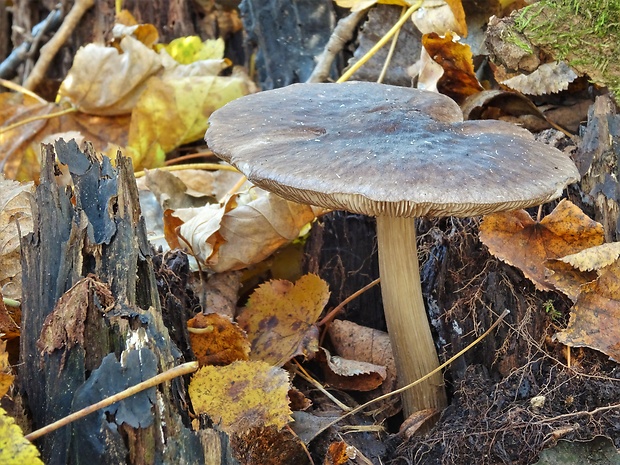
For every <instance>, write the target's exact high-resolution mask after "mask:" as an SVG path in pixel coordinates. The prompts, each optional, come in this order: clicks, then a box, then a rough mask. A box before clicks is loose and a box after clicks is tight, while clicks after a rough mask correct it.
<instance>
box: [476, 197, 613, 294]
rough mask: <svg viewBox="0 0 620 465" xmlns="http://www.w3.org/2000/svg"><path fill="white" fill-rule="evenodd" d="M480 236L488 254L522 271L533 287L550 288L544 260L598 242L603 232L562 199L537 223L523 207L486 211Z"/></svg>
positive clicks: (597, 225) (567, 253) (577, 209)
mask: <svg viewBox="0 0 620 465" xmlns="http://www.w3.org/2000/svg"><path fill="white" fill-rule="evenodd" d="M480 240H481V241H482V243H483V244H485V245H486V246H487V247H488V248H489V252H490V253H491V254H492V255H494V256H496V257H497V258H499V259H500V260H502V261H504V262H506V263H508V264H509V265H512V266H516V267H517V268H519V269H520V270H521V271H523V274H524V275H525V276H526V277H527V278H528V279H530V280H531V281H532V282H533V283H534V284H535V285H536V288H537V289H540V290H553V287H552V286H551V285H550V283H548V282H547V281H546V279H545V266H544V263H545V260H548V259H553V258H560V257H564V256H565V255H569V254H572V253H576V252H579V251H580V250H583V249H587V248H588V247H593V246H596V245H600V244H602V243H603V241H604V232H603V226H602V225H601V224H600V223H597V222H596V221H593V220H591V219H590V218H589V217H588V216H587V215H585V214H584V213H583V212H582V211H581V210H580V209H579V207H577V206H576V205H574V204H573V203H571V202H569V201H568V200H562V201H561V202H560V203H559V204H558V206H557V207H556V208H555V210H553V212H551V213H550V214H549V215H547V216H546V217H545V218H543V219H542V221H540V223H537V222H535V221H534V220H533V219H532V217H531V216H530V215H529V214H528V213H527V212H526V211H525V210H518V211H514V212H505V213H495V214H492V215H487V216H485V218H484V221H483V222H482V225H481V226H480Z"/></svg>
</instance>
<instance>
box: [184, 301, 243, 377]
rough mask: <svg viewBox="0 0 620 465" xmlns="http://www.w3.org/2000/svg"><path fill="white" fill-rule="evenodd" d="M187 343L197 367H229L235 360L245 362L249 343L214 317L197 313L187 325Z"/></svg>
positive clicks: (237, 330)
mask: <svg viewBox="0 0 620 465" xmlns="http://www.w3.org/2000/svg"><path fill="white" fill-rule="evenodd" d="M187 328H188V330H189V342H190V344H191V346H192V351H193V352H194V355H195V356H196V360H198V363H200V366H205V365H229V364H230V363H232V362H234V361H236V360H247V359H248V354H249V353H250V343H249V342H248V338H247V336H246V334H245V333H244V332H243V331H242V330H241V329H240V328H239V326H237V324H236V323H233V322H232V321H230V318H229V317H227V316H225V315H219V314H217V313H209V314H207V315H205V314H203V313H198V314H197V315H196V316H195V317H193V318H192V319H190V320H189V321H188V322H187Z"/></svg>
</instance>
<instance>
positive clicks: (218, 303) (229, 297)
mask: <svg viewBox="0 0 620 465" xmlns="http://www.w3.org/2000/svg"><path fill="white" fill-rule="evenodd" d="M240 288H241V272H240V271H226V272H224V273H214V274H212V275H211V276H210V277H209V279H208V281H207V284H206V289H205V293H206V294H207V299H206V304H205V310H204V311H205V313H219V314H220V315H226V316H228V317H229V318H231V319H234V317H235V315H236V314H237V301H238V300H239V289H240ZM195 292H196V293H198V292H199V290H198V289H196V290H195Z"/></svg>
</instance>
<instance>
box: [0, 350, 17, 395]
mask: <svg viewBox="0 0 620 465" xmlns="http://www.w3.org/2000/svg"><path fill="white" fill-rule="evenodd" d="M14 379H15V376H13V374H12V373H11V364H10V363H9V354H8V352H7V351H6V341H0V398H2V397H3V396H4V395H5V394H6V393H7V392H8V391H9V388H10V387H11V384H13V380H14Z"/></svg>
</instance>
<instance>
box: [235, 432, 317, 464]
mask: <svg viewBox="0 0 620 465" xmlns="http://www.w3.org/2000/svg"><path fill="white" fill-rule="evenodd" d="M230 443H231V446H232V450H233V455H234V457H235V458H236V459H237V460H239V462H240V463H242V464H243V465H282V464H295V465H307V464H310V461H309V460H308V455H307V451H306V448H305V446H304V444H303V443H302V442H301V440H300V439H299V437H298V436H296V435H295V434H294V433H293V432H292V430H290V429H289V428H284V429H278V428H275V427H273V426H270V427H266V428H252V429H251V430H250V431H248V432H246V433H244V434H235V435H233V436H232V437H231V438H230Z"/></svg>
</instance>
